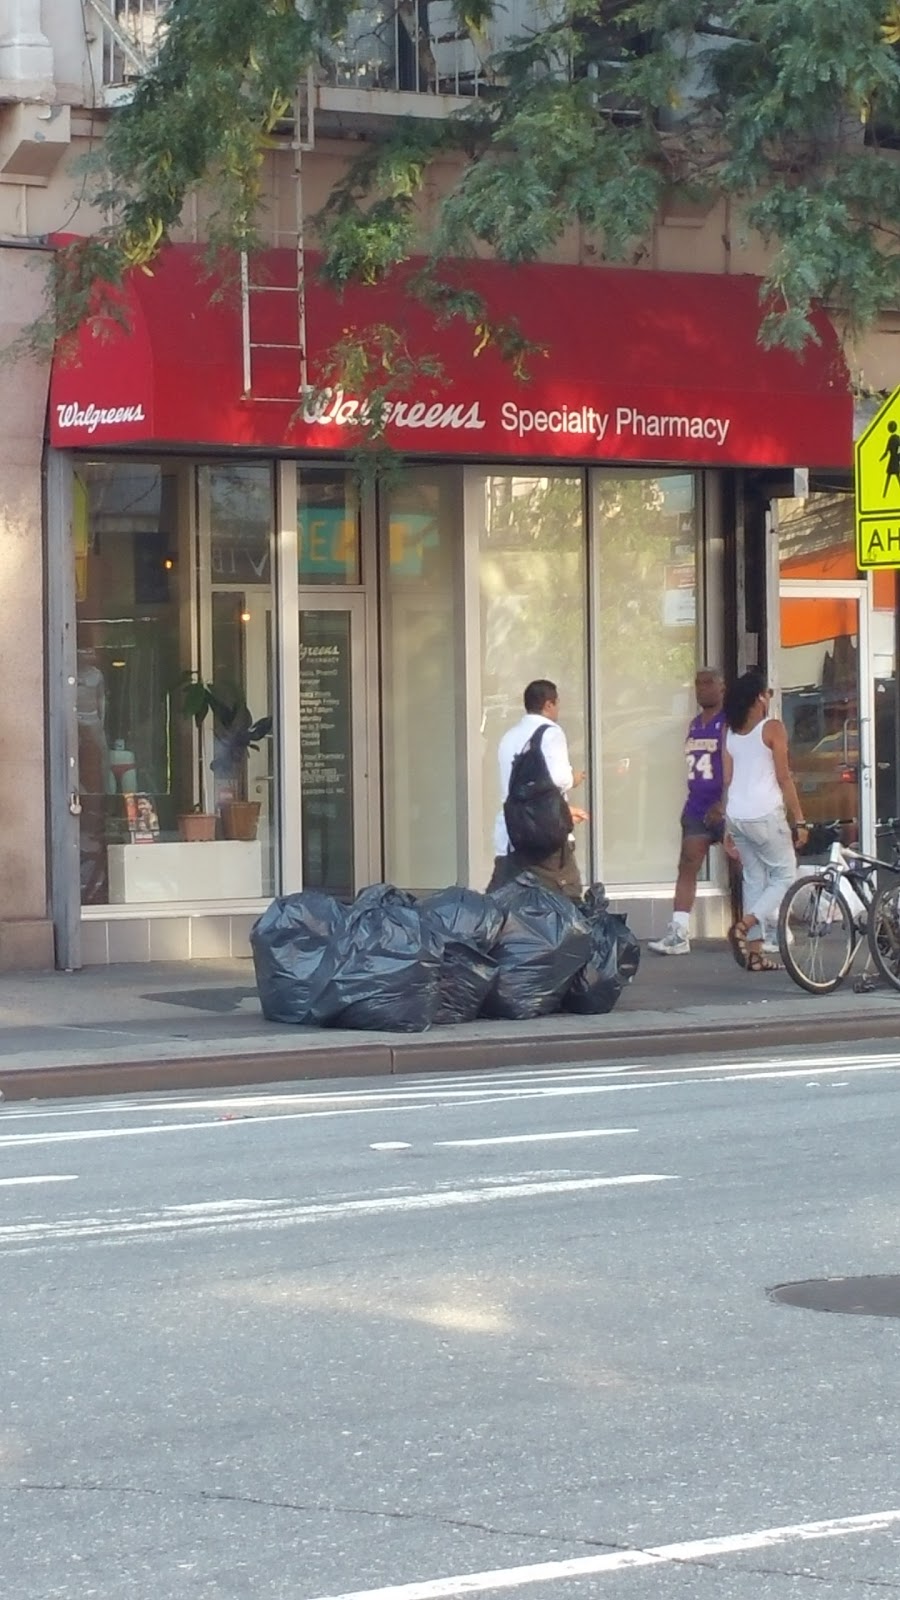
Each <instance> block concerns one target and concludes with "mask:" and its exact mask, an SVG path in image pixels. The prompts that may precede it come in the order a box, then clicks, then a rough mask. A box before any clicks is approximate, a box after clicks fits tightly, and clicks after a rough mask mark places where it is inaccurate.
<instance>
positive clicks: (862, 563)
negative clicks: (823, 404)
mask: <svg viewBox="0 0 900 1600" xmlns="http://www.w3.org/2000/svg"><path fill="white" fill-rule="evenodd" d="M856 564H857V566H858V567H860V568H862V569H863V570H865V569H866V568H868V567H900V389H895V390H894V392H893V394H892V395H891V396H890V398H889V399H888V400H886V401H885V402H884V405H883V406H882V407H881V410H880V411H879V412H878V415H877V416H876V417H874V418H873V420H872V421H871V422H870V423H869V426H868V427H867V428H866V431H865V433H863V434H861V435H860V437H859V438H858V439H857V441H856Z"/></svg>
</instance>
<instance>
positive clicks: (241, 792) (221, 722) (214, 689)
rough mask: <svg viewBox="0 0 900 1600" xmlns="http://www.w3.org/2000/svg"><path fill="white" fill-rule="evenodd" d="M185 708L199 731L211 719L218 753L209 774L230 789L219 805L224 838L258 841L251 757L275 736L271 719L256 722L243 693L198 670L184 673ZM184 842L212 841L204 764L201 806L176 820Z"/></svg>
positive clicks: (212, 816)
mask: <svg viewBox="0 0 900 1600" xmlns="http://www.w3.org/2000/svg"><path fill="white" fill-rule="evenodd" d="M178 688H179V692H180V694H181V709H182V711H183V712H184V715H185V716H187V717H191V718H192V719H193V721H194V723H195V725H196V726H197V728H201V729H202V727H203V725H204V723H205V722H206V719H207V717H209V716H210V715H211V716H212V718H213V742H214V748H215V754H214V756H213V760H212V761H211V762H210V764H209V770H210V771H211V772H213V773H214V774H215V776H216V777H217V778H219V779H221V780H222V782H223V785H224V786H225V787H226V788H227V790H228V795H227V798H223V799H222V801H221V804H220V807H219V810H220V813H221V817H222V831H223V833H224V835H225V838H226V839H255V838H256V830H257V827H258V824H259V811H260V802H259V801H258V800H248V799H247V798H246V769H247V754H248V751H250V750H258V749H259V746H260V742H261V741H262V740H263V739H265V738H268V736H269V734H270V733H271V732H272V718H271V717H260V718H258V719H256V718H254V717H253V716H252V714H251V712H250V710H249V708H248V706H247V702H246V700H245V699H244V696H243V694H242V692H241V691H240V689H238V688H236V687H234V686H232V685H220V684H214V683H208V682H207V681H206V680H205V679H204V678H202V677H201V676H200V674H199V673H198V672H185V673H184V674H183V675H182V677H181V679H180V680H179V684H178ZM178 827H179V832H180V833H181V836H182V838H188V837H190V838H192V839H214V838H215V836H216V813H215V810H214V809H212V808H211V807H210V805H209V779H208V777H207V768H206V763H205V762H203V763H202V764H201V804H200V805H199V806H198V807H197V808H196V810H195V812H194V813H189V814H188V815H186V816H182V817H179V819H178Z"/></svg>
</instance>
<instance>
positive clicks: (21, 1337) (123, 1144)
mask: <svg viewBox="0 0 900 1600" xmlns="http://www.w3.org/2000/svg"><path fill="white" fill-rule="evenodd" d="M898 1069H900V1056H898V1055H897V1054H896V1053H894V1054H889V1053H888V1052H887V1051H884V1052H879V1047H878V1046H877V1045H876V1046H873V1047H872V1048H871V1050H869V1051H867V1050H866V1047H865V1046H861V1047H860V1051H859V1052H858V1053H857V1054H856V1055H851V1054H849V1053H848V1051H847V1050H846V1048H844V1047H842V1048H841V1050H840V1051H839V1052H838V1051H835V1052H834V1053H833V1054H830V1055H829V1053H828V1052H825V1053H824V1054H822V1053H813V1052H805V1053H804V1052H799V1051H798V1052H796V1053H795V1054H793V1055H791V1054H787V1055H785V1056H784V1057H782V1058H780V1059H778V1060H770V1059H765V1060H763V1059H762V1058H761V1057H760V1058H757V1059H753V1060H747V1059H744V1060H736V1059H735V1060H731V1061H729V1062H727V1063H722V1062H718V1061H716V1060H714V1059H711V1058H709V1057H705V1058H704V1059H703V1060H702V1062H701V1063H699V1064H698V1063H692V1062H687V1061H684V1060H671V1061H654V1062H653V1063H652V1064H648V1065H647V1066H646V1067H637V1068H634V1067H630V1068H628V1069H626V1070H623V1069H616V1068H612V1067H608V1066H604V1067H602V1068H577V1069H576V1068H566V1069H559V1070H557V1071H554V1070H547V1071H543V1072H527V1073H521V1074H514V1073H513V1074H510V1073H503V1074H499V1073H497V1074H491V1073H489V1074H487V1075H479V1076H474V1075H469V1076H465V1077H448V1076H446V1075H444V1076H440V1077H435V1078H432V1079H419V1080H413V1081H403V1082H402V1083H396V1082H393V1083H390V1084H386V1085H383V1086H377V1087H373V1086H372V1083H371V1080H367V1081H366V1082H365V1083H361V1084H359V1085H352V1084H347V1083H342V1084H341V1086H340V1087H339V1088H337V1089H335V1088H334V1087H332V1086H329V1085H327V1084H321V1085H307V1086H299V1087H297V1088H291V1089H289V1090H286V1091H281V1090H273V1091H272V1092H271V1093H268V1092H267V1093H255V1092H254V1093H249V1094H241V1095H236V1096H232V1097H222V1096H213V1095H201V1096H187V1095H185V1096H182V1097H176V1098H172V1097H168V1098H162V1097H160V1098H143V1099H132V1100H121V1101H116V1102H111V1101H109V1100H104V1101H94V1102H85V1101H78V1102H68V1103H56V1104H52V1105H47V1104H41V1105H31V1106H23V1105H15V1106H9V1107H6V1108H2V1109H0V1255H2V1283H3V1310H2V1317H0V1375H2V1414H0V1516H2V1540H0V1595H2V1596H3V1597H4V1600H51V1597H52V1600H57V1597H59V1600H88V1597H94V1596H96V1597H98V1600H126V1597H127V1600H131V1597H139V1600H251V1597H252V1600H323V1597H326V1596H327V1597H329V1600H330V1597H332V1596H340V1597H341V1600H348V1597H352V1600H359V1597H361V1596H366V1597H367V1600H370V1597H371V1595H372V1594H373V1592H374V1593H375V1594H377V1595H378V1596H379V1600H382V1597H383V1600H440V1597H450V1596H455V1595H463V1594H467V1595H468V1594H474V1595H485V1596H488V1597H490V1596H492V1595H494V1594H500V1593H505V1594H510V1595H512V1596H514V1597H515V1600H523V1597H528V1596H534V1600H550V1597H552V1600H584V1597H586V1596H591V1597H592V1596H603V1597H609V1600H807V1597H811V1600H822V1597H825V1600H832V1597H834V1600H838V1597H840V1600H848V1597H849V1600H852V1597H855V1596H857V1595H859V1596H865V1595H874V1594H877V1593H890V1592H894V1591H896V1592H897V1593H898V1594H900V1457H898V1448H897V1431H898V1421H900V1405H898V1402H900V1359H898V1357H900V1344H898V1340H900V1321H898V1320H895V1319H893V1318H872V1317H866V1316H836V1315H825V1314H820V1313H816V1312H812V1311H806V1310H798V1309H794V1308H789V1307H785V1306H783V1305H778V1304H775V1303H773V1301H772V1300H771V1299H770V1298H769V1297H768V1296H767V1292H766V1291H767V1289H769V1288H771V1287H772V1286H773V1285H777V1284H780V1283H783V1282H786V1281H789V1280H795V1279H807V1278H817V1277H833V1276H845V1275H857V1274H859V1275H862V1274H890V1273H894V1272H900V1195H898V1178H897V1158H896V1130H897V1125H898V1114H900V1073H898Z"/></svg>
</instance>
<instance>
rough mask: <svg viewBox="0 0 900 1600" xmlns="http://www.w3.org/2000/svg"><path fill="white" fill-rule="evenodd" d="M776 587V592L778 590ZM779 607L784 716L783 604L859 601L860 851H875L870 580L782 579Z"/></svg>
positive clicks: (775, 660)
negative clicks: (818, 601)
mask: <svg viewBox="0 0 900 1600" xmlns="http://www.w3.org/2000/svg"><path fill="white" fill-rule="evenodd" d="M774 587H775V586H774V585H773V589H774ZM777 597H778V604H777V606H771V605H770V607H769V617H768V624H769V627H768V634H769V647H768V665H769V683H770V685H771V687H772V688H773V689H774V690H775V705H776V709H777V711H778V715H779V716H780V715H781V688H782V686H781V676H780V662H781V601H782V600H855V601H856V608H857V613H856V614H857V622H858V624H859V626H858V631H857V636H856V640H857V643H856V659H857V677H858V681H859V779H860V781H859V835H860V839H859V842H860V848H861V849H862V850H865V851H868V852H870V853H874V850H875V789H874V783H873V774H874V771H875V766H874V762H875V750H874V720H873V719H874V715H875V706H874V683H873V674H872V661H871V656H870V652H869V613H870V606H871V584H870V582H869V580H868V579H867V578H862V579H854V578H844V579H816V578H782V579H781V580H780V581H779V582H778V585H777Z"/></svg>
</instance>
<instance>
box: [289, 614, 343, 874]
mask: <svg viewBox="0 0 900 1600" xmlns="http://www.w3.org/2000/svg"><path fill="white" fill-rule="evenodd" d="M350 649H351V640H350V615H349V612H346V611H302V612H301V613H300V762H301V775H300V784H301V804H302V831H303V885H304V888H307V889H327V890H329V891H330V892H332V893H335V894H351V893H352V892H353V888H354V882H353V879H354V871H353V743H352V730H353V708H352V699H351V694H352V688H351V660H350Z"/></svg>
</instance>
